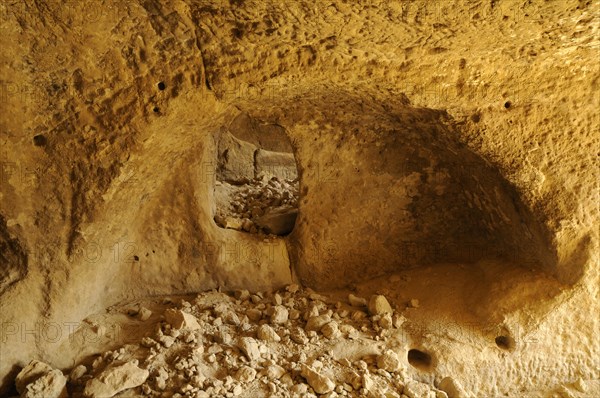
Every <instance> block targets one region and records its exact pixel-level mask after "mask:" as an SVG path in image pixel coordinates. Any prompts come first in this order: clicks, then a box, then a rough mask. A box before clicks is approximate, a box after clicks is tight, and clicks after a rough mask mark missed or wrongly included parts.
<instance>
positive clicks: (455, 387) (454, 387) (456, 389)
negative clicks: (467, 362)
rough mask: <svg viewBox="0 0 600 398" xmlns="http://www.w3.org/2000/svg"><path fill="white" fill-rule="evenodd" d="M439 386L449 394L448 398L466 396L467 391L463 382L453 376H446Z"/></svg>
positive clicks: (462, 397)
mask: <svg viewBox="0 0 600 398" xmlns="http://www.w3.org/2000/svg"><path fill="white" fill-rule="evenodd" d="M438 388H439V389H440V390H442V391H444V392H445V393H446V394H448V398H464V397H466V394H465V391H464V390H463V388H462V386H461V384H460V383H459V382H458V381H456V380H454V379H453V378H452V377H444V378H443V379H442V381H440V384H439V385H438Z"/></svg>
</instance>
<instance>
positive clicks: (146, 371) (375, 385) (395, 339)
mask: <svg viewBox="0 0 600 398" xmlns="http://www.w3.org/2000/svg"><path fill="white" fill-rule="evenodd" d="M167 300H168V301H166V303H168V308H167V309H166V310H165V311H164V313H163V314H162V316H161V317H160V318H159V321H157V322H154V323H152V322H149V321H146V322H149V323H150V324H149V325H148V327H149V330H150V331H149V332H148V333H147V335H146V337H144V338H143V339H142V340H141V341H139V343H138V344H128V345H125V346H123V347H121V348H119V349H116V350H113V351H108V352H105V353H103V354H102V355H100V356H98V357H97V358H96V359H95V360H94V361H93V363H91V365H88V366H85V365H79V366H77V367H75V368H74V369H73V370H72V371H71V373H70V375H69V378H68V388H69V392H70V393H71V396H75V397H77V396H81V397H91V398H100V397H113V396H119V397H125V396H146V397H165V398H166V397H175V398H183V397H189V398H204V397H227V398H230V397H290V398H291V397H328V398H332V397H374V398H375V397H377V398H379V397H385V398H446V397H448V396H449V395H448V394H447V393H446V392H445V391H443V390H442V389H438V388H436V387H434V386H433V385H430V384H427V383H423V382H420V381H417V380H413V379H412V378H411V377H409V376H408V372H407V367H408V366H410V365H409V364H408V362H407V360H406V352H405V350H406V347H404V346H403V345H402V340H401V339H400V338H399V336H400V335H401V333H402V329H403V327H405V326H406V325H405V322H407V320H406V318H404V317H403V316H402V315H401V314H400V313H398V312H395V311H394V309H393V308H392V306H391V305H390V303H389V302H388V301H387V299H386V298H385V297H384V296H381V295H375V296H373V297H371V298H370V299H369V300H367V299H365V298H362V297H357V296H354V295H352V294H350V295H349V296H348V300H347V302H340V301H337V302H336V301H333V300H331V299H329V298H327V297H325V296H323V295H320V294H317V293H315V292H314V291H312V290H310V289H302V288H300V287H299V286H297V285H289V286H287V288H286V289H285V290H281V291H278V292H269V293H250V292H248V291H247V290H240V291H236V292H233V293H231V294H226V293H223V292H219V291H215V290H213V291H209V292H205V293H201V294H199V295H197V296H196V297H195V299H193V300H191V299H188V300H189V301H186V300H185V299H180V300H178V302H177V304H175V303H172V302H171V301H170V299H167ZM148 311H149V310H148V309H146V308H144V307H140V308H139V309H138V311H131V307H129V309H127V310H123V312H124V313H127V314H128V316H131V317H135V318H136V319H138V320H139V322H145V321H142V319H148V317H147V315H148ZM36 366H37V368H40V365H39V363H38V364H37V365H36ZM42 371H43V372H42ZM42 371H40V372H38V373H44V372H46V373H48V372H51V371H52V369H51V368H49V367H48V369H46V368H45V367H42ZM54 372H56V371H54ZM22 373H24V374H26V375H27V374H30V373H31V371H30V370H27V368H26V369H24V370H23V371H22ZM34 373H35V372H34ZM35 382H37V381H35V380H34V381H33V382H32V383H35ZM63 386H64V382H63ZM443 386H449V387H448V388H446V389H447V390H448V391H449V392H450V391H451V394H452V395H450V396H451V397H452V396H457V397H458V396H461V391H460V389H461V387H460V385H459V384H458V383H457V382H456V381H454V380H452V379H447V380H445V381H444V382H443V383H441V384H440V388H441V387H443ZM22 388H24V389H27V388H29V386H24V387H22ZM53 388H54V387H53ZM53 391H57V392H58V391H59V390H58V389H57V388H54V390H53ZM32 396H33V395H32ZM40 396H41V395H40ZM50 396H51V395H50V394H47V395H45V398H49V397H50ZM52 396H57V397H58V396H62V395H52Z"/></svg>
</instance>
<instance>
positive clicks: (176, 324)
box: [165, 308, 201, 330]
mask: <svg viewBox="0 0 600 398" xmlns="http://www.w3.org/2000/svg"><path fill="white" fill-rule="evenodd" d="M165 320H166V321H167V323H168V324H170V325H171V327H172V328H173V329H190V330H198V329H201V326H200V324H199V323H198V320H197V319H196V317H195V316H193V315H192V314H188V313H186V312H183V311H181V310H176V309H172V308H169V309H168V310H166V311H165Z"/></svg>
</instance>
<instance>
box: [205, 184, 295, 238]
mask: <svg viewBox="0 0 600 398" xmlns="http://www.w3.org/2000/svg"><path fill="white" fill-rule="evenodd" d="M215 196H216V198H217V214H216V215H215V222H216V223H217V225H219V226H220V227H222V228H230V229H235V230H238V231H245V232H250V233H259V232H260V233H264V234H273V235H287V234H288V233H290V232H291V231H292V229H293V228H294V223H295V222H296V216H297V214H298V180H297V179H295V180H289V179H284V178H278V177H276V176H270V175H266V174H265V175H261V176H258V177H257V178H254V179H252V180H248V181H246V183H245V184H241V185H233V184H229V183H227V182H222V181H218V182H217V184H216V188H215Z"/></svg>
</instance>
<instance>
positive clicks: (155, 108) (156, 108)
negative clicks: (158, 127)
mask: <svg viewBox="0 0 600 398" xmlns="http://www.w3.org/2000/svg"><path fill="white" fill-rule="evenodd" d="M152 111H153V112H154V113H158V112H160V108H159V107H158V106H155V107H154V108H153V109H152Z"/></svg>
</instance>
